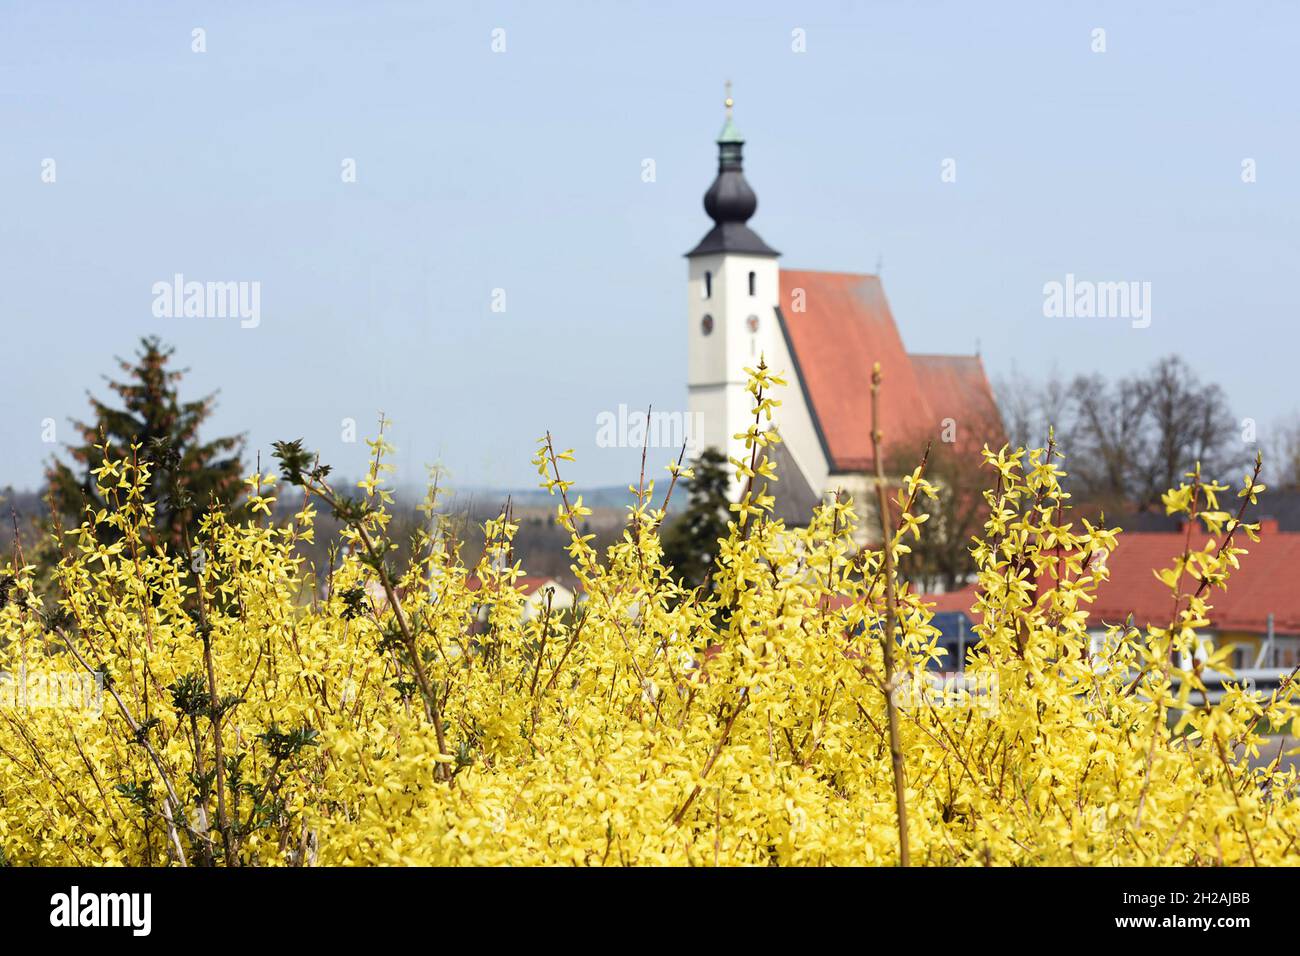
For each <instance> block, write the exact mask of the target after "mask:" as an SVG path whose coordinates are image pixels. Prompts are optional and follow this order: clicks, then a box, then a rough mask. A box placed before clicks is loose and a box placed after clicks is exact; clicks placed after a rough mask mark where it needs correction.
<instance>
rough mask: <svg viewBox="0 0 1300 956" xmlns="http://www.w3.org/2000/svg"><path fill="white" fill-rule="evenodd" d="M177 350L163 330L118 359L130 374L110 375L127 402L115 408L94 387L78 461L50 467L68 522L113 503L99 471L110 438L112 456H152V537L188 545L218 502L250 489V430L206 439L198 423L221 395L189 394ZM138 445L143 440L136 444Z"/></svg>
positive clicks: (74, 448)
mask: <svg viewBox="0 0 1300 956" xmlns="http://www.w3.org/2000/svg"><path fill="white" fill-rule="evenodd" d="M174 351H175V350H174V349H173V348H171V347H168V346H164V345H163V344H162V343H161V342H160V341H159V340H158V338H157V337H153V336H150V337H147V338H143V339H141V341H140V348H139V350H138V351H137V353H136V357H135V359H134V361H132V360H126V359H121V358H119V359H117V362H118V365H119V366H120V367H121V369H122V372H124V373H125V378H124V380H123V381H115V380H113V379H109V378H108V377H107V376H105V380H106V381H107V382H108V385H109V388H110V389H111V390H112V391H113V392H116V393H117V395H118V397H119V399H120V401H121V404H122V407H121V408H113V407H111V406H110V405H108V404H107V403H105V402H102V401H100V400H99V399H97V398H95V397H94V396H93V395H91V394H89V392H87V397H88V398H89V400H90V405H91V409H92V410H93V413H94V415H93V420H92V421H91V422H78V421H74V422H73V426H74V427H75V428H76V429H77V431H78V432H80V434H81V442H82V443H81V444H79V445H69V447H68V449H67V451H68V455H69V456H70V458H71V462H68V463H65V462H63V461H60V460H59V459H57V458H55V459H54V460H53V461H52V462H51V463H50V466H49V468H48V469H47V470H46V481H47V489H48V494H49V498H50V501H51V502H52V505H53V507H54V509H55V510H56V511H57V512H58V513H59V514H60V515H62V516H63V521H64V523H65V524H71V525H72V526H75V525H77V524H79V523H80V521H81V519H82V517H83V516H84V514H85V512H86V509H87V508H93V509H95V510H96V511H98V510H100V509H106V510H109V511H111V510H112V509H113V504H112V502H111V501H104V500H103V499H102V497H101V496H100V495H99V493H98V490H97V488H96V481H95V476H94V475H93V474H92V472H93V471H94V470H96V469H98V468H100V467H101V466H102V465H103V462H104V446H105V443H107V445H108V454H109V456H111V457H113V458H125V459H127V460H131V458H132V456H133V454H134V455H136V456H137V460H141V461H148V462H149V464H150V466H151V475H150V485H151V487H150V489H149V494H148V496H147V497H148V500H151V501H154V502H156V508H157V510H156V512H155V515H154V531H155V534H156V538H155V540H154V541H153V542H152V544H153V545H154V546H155V547H158V546H161V545H164V544H165V545H168V546H169V547H171V548H172V549H176V550H180V549H183V548H184V542H185V537H186V531H187V530H188V532H189V536H190V539H191V540H193V538H194V536H195V532H196V530H197V526H198V521H199V518H201V517H202V515H203V514H204V513H205V512H206V511H207V510H208V509H209V508H210V507H212V506H213V505H217V506H220V507H225V508H233V507H234V506H235V504H236V502H237V501H238V500H239V498H240V496H241V494H242V491H243V468H242V465H241V462H240V455H241V453H242V451H243V447H244V438H243V435H232V436H227V437H222V438H215V439H212V440H211V441H203V440H201V439H200V437H199V429H200V427H201V426H202V425H203V423H204V422H205V421H206V420H207V418H208V416H209V415H211V413H212V410H213V407H214V405H215V402H216V395H215V393H214V394H211V395H207V396H204V397H202V398H197V399H193V400H191V401H182V400H181V399H180V396H179V393H178V383H179V382H180V380H181V378H182V377H183V376H184V375H185V374H186V372H187V371H188V369H176V368H171V367H169V362H170V360H171V357H172V354H173V352H174ZM133 446H139V448H138V451H135V452H133V450H132V449H133Z"/></svg>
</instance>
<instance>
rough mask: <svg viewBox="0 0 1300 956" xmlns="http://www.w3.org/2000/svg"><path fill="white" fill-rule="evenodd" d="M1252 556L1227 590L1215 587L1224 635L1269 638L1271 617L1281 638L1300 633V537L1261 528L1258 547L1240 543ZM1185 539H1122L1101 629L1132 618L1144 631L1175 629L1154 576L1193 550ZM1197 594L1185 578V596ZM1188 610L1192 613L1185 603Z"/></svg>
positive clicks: (1100, 604) (1111, 563)
mask: <svg viewBox="0 0 1300 956" xmlns="http://www.w3.org/2000/svg"><path fill="white" fill-rule="evenodd" d="M1207 540H1208V538H1207V537H1206V536H1205V534H1204V533H1200V534H1197V533H1193V534H1192V538H1191V544H1192V547H1193V548H1198V549H1199V548H1204V547H1205V544H1206V542H1207ZM1234 542H1235V544H1236V546H1238V547H1242V548H1245V549H1246V550H1247V551H1249V552H1250V553H1249V554H1244V555H1242V556H1241V558H1240V559H1239V560H1240V562H1241V567H1240V568H1239V569H1237V570H1235V571H1233V572H1232V574H1231V575H1230V577H1229V578H1228V589H1227V591H1223V590H1221V589H1219V588H1212V589H1211V590H1210V592H1209V596H1208V597H1207V601H1208V602H1209V604H1210V605H1211V606H1212V610H1211V611H1210V613H1209V618H1210V623H1211V625H1212V627H1213V628H1214V629H1216V630H1220V631H1246V632H1255V633H1264V632H1265V631H1267V630H1268V616H1269V614H1272V615H1273V628H1274V630H1275V632H1276V633H1279V634H1300V534H1296V533H1288V532H1284V531H1278V529H1277V522H1275V521H1272V522H1270V521H1262V522H1260V536H1259V541H1251V540H1250V539H1249V538H1248V537H1246V536H1245V535H1244V534H1241V535H1238V536H1236V537H1235V538H1234ZM1186 544H1187V536H1186V533H1185V532H1181V531H1180V532H1170V533H1163V532H1161V533H1136V532H1128V533H1126V534H1121V535H1120V536H1119V547H1118V548H1116V549H1115V551H1113V552H1112V553H1111V554H1110V557H1109V558H1108V560H1107V562H1106V564H1107V568H1108V570H1109V571H1110V579H1109V580H1107V581H1105V582H1104V583H1102V585H1101V586H1100V587H1099V588H1098V589H1097V600H1096V601H1095V602H1094V603H1093V604H1092V605H1091V607H1090V608H1089V611H1090V620H1091V622H1092V623H1093V624H1094V625H1099V624H1101V623H1103V622H1104V623H1107V624H1122V623H1124V621H1125V620H1126V619H1127V618H1128V616H1129V614H1132V615H1133V623H1134V624H1136V625H1138V626H1145V625H1148V624H1153V625H1155V626H1156V627H1168V626H1169V624H1170V621H1171V619H1172V617H1173V613H1174V596H1173V593H1172V592H1171V591H1170V590H1169V588H1167V587H1166V586H1165V585H1164V584H1163V583H1161V582H1160V581H1158V580H1157V579H1156V576H1155V574H1154V572H1155V571H1158V570H1163V569H1165V568H1169V567H1172V566H1173V564H1174V561H1175V560H1176V559H1177V558H1178V556H1180V555H1181V554H1182V553H1183V548H1184V547H1186ZM1195 590H1196V584H1195V582H1194V581H1192V580H1191V578H1190V577H1188V578H1186V579H1184V594H1189V593H1192V592H1194V591H1195ZM1182 606H1183V607H1186V606H1187V604H1186V599H1185V598H1184V601H1183V605H1182Z"/></svg>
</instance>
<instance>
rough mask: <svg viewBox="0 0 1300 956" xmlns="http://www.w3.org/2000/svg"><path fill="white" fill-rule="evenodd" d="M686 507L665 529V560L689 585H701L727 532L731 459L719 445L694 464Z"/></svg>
mask: <svg viewBox="0 0 1300 956" xmlns="http://www.w3.org/2000/svg"><path fill="white" fill-rule="evenodd" d="M691 470H692V471H693V472H694V473H695V477H694V479H692V480H691V483H690V500H689V503H688V504H687V506H686V511H685V512H684V513H683V514H682V515H681V517H679V518H677V519H676V520H675V521H673V522H672V523H671V524H670V525H668V527H667V528H666V529H665V530H664V534H663V549H664V564H666V565H669V566H670V567H672V568H673V573H674V574H675V575H676V576H677V577H678V578H681V579H682V580H684V581H685V582H686V583H687V584H688V585H689V586H692V587H699V586H700V585H701V584H703V583H704V582H705V579H706V578H707V577H708V576H709V572H710V571H712V570H713V562H714V559H715V558H716V557H717V554H718V539H719V538H725V537H726V536H727V521H728V517H729V515H730V512H729V510H728V505H729V504H730V499H729V498H728V497H727V481H728V477H729V475H728V462H727V458H726V456H725V455H723V454H722V453H721V452H720V451H718V450H717V449H716V448H706V449H704V451H702V452H701V453H700V455H699V457H698V458H696V459H695V462H694V463H693V464H692V466H691Z"/></svg>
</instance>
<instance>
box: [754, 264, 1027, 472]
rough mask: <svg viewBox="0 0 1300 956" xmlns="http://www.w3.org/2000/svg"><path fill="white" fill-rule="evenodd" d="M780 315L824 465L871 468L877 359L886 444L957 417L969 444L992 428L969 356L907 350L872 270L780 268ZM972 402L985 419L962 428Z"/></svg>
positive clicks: (990, 436) (986, 393) (979, 369)
mask: <svg viewBox="0 0 1300 956" xmlns="http://www.w3.org/2000/svg"><path fill="white" fill-rule="evenodd" d="M780 304H781V317H782V320H783V322H784V326H785V331H786V335H787V337H788V341H789V344H790V348H791V352H792V353H793V358H794V361H795V363H796V365H797V370H796V371H797V373H798V375H799V378H800V380H801V381H802V384H803V388H804V390H805V392H806V394H807V397H808V404H809V411H810V412H811V414H812V416H813V418H814V420H815V422H816V423H817V427H818V430H819V432H820V434H821V437H822V442H823V444H824V446H825V448H826V453H827V456H828V457H829V459H830V464H831V470H832V471H841V472H843V471H863V470H867V469H870V468H872V467H874V462H873V459H872V451H871V367H872V365H873V364H874V363H875V362H879V363H880V368H881V372H882V373H883V375H884V382H883V385H882V386H881V392H880V429H881V432H882V433H883V436H884V441H885V445H886V448H888V447H889V446H890V445H898V444H900V443H907V442H912V441H922V440H925V439H929V438H933V439H936V440H937V439H939V438H940V432H941V429H942V422H943V420H944V419H945V418H953V419H954V420H955V421H956V422H957V434H958V440H959V441H962V442H963V443H964V442H965V441H966V440H967V439H970V440H972V442H973V444H974V445H975V447H976V448H978V447H979V444H981V443H982V442H983V441H984V440H988V441H990V443H991V444H993V443H995V442H996V441H997V438H996V437H995V436H1000V435H1001V432H1002V428H1001V423H1000V420H999V419H998V417H997V406H996V404H995V402H994V400H993V390H992V389H991V388H990V387H989V383H988V378H987V376H986V375H985V374H984V366H983V364H982V363H981V362H980V360H979V358H978V357H976V356H946V355H908V354H907V350H906V349H905V348H904V347H903V340H902V337H901V336H900V335H899V334H898V327H897V326H896V325H895V324H894V316H893V313H891V312H890V310H889V302H888V300H886V298H885V291H884V288H883V287H882V286H881V284H880V277H879V276H871V275H856V274H852V273H844V272H812V271H807V270H791V269H782V270H781V299H780ZM972 409H977V410H978V411H979V413H980V415H981V416H988V415H989V413H990V412H991V417H987V418H986V419H985V423H981V424H979V425H977V426H976V425H973V424H972V426H971V430H972V431H975V432H980V433H982V434H980V435H979V436H978V440H975V439H976V437H977V436H976V435H973V434H967V435H965V436H963V433H962V429H963V424H964V423H966V424H970V423H971V418H972V415H971V412H972Z"/></svg>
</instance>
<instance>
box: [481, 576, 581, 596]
mask: <svg viewBox="0 0 1300 956" xmlns="http://www.w3.org/2000/svg"><path fill="white" fill-rule="evenodd" d="M551 584H555V585H559V584H560V582H559V581H558V580H556V579H555V578H547V577H542V576H540V575H533V574H525V575H523V576H522V577H518V578H515V590H517V591H519V592H520V593H521V594H532V593H533V592H534V591H538V590H540V589H542V588H544V587H546V586H548V585H551ZM465 586H466V587H467V588H469V589H470V590H471V591H477V590H478V589H479V588H481V587H482V586H483V582H482V581H480V580H479V578H478V576H477V575H474V574H471V575H470V576H469V577H467V578H466V579H465Z"/></svg>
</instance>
